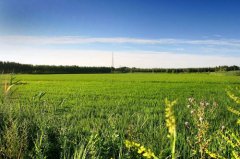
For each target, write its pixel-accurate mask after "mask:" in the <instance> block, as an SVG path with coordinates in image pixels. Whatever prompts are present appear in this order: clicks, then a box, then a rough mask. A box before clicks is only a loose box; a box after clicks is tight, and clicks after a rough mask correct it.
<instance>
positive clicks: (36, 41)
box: [0, 36, 240, 48]
mask: <svg viewBox="0 0 240 159" xmlns="http://www.w3.org/2000/svg"><path fill="white" fill-rule="evenodd" d="M0 43H4V44H19V45H53V44H54V45H67V44H91V43H106V44H107V43H111V44H124V43H128V44H145V45H215V46H230V47H239V48H240V40H238V39H218V40H214V39H206V40H189V39H141V38H127V37H114V38H105V37H80V36H56V37H53V36H51V37H50V36H0Z"/></svg>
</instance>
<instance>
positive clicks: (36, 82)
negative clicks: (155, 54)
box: [0, 73, 240, 159]
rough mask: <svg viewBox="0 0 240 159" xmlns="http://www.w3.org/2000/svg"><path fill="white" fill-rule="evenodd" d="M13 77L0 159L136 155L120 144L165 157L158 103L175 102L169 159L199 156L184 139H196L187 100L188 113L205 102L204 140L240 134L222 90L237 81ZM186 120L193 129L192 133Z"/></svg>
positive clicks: (214, 144)
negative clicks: (226, 132)
mask: <svg viewBox="0 0 240 159" xmlns="http://www.w3.org/2000/svg"><path fill="white" fill-rule="evenodd" d="M1 78H2V79H3V80H4V79H6V78H7V76H2V77H1ZM16 79H17V80H20V81H21V83H22V84H21V85H17V86H14V91H13V94H12V95H11V97H9V99H3V100H2V103H1V109H0V111H1V112H0V113H1V118H0V122H1V125H2V126H1V127H0V132H1V140H0V146H1V147H0V158H4V157H6V158H7V157H10V158H17V157H18V156H20V158H44V157H46V158H74V157H75V158H84V157H83V156H84V154H83V153H82V151H83V152H85V157H86V158H104V159H105V158H137V157H143V156H141V155H139V154H137V152H136V154H135V152H134V150H129V149H127V148H126V146H125V144H124V141H125V140H130V141H135V142H137V143H140V144H142V145H144V146H145V147H147V148H150V149H151V150H152V151H153V152H154V153H155V155H156V156H157V157H158V158H167V157H169V156H170V155H171V148H170V147H171V146H170V144H171V142H170V139H169V138H167V135H168V129H167V127H166V122H165V108H166V106H165V103H164V100H165V98H168V99H169V100H170V101H173V100H177V104H176V105H175V106H174V114H175V118H176V128H177V141H176V156H177V157H180V158H190V157H193V158H200V155H201V154H199V152H196V153H194V151H193V150H194V149H195V150H196V151H198V150H197V148H198V146H197V144H195V145H194V144H193V147H191V146H190V144H189V142H188V137H189V140H190V139H191V140H192V142H193V141H194V134H197V130H196V129H197V126H196V125H195V123H194V119H193V118H194V115H192V114H191V110H193V108H188V107H187V106H188V105H189V101H188V99H189V98H190V97H193V98H194V99H195V101H196V103H195V105H194V106H195V108H196V105H197V104H198V103H200V102H201V101H203V102H205V103H209V105H208V104H207V106H206V112H205V116H204V117H205V118H204V120H206V121H207V122H208V123H209V126H208V128H207V131H206V133H205V137H206V138H210V137H211V136H213V135H214V134H215V133H216V132H217V131H218V130H221V128H222V126H224V127H227V128H231V129H232V130H233V131H239V130H240V129H239V126H237V125H236V121H237V119H238V118H237V116H236V115H234V114H233V113H231V112H229V111H228V110H227V107H228V106H232V107H234V108H237V104H236V103H235V102H234V101H233V100H231V99H230V98H229V97H228V95H227V92H226V90H227V89H230V88H236V87H239V85H240V76H234V75H225V74H217V73H212V74H209V73H205V74H204V73H202V74H151V73H149V74H81V75H16ZM238 95H239V94H238ZM196 109H197V108H196ZM186 122H187V123H188V124H189V126H190V127H191V128H195V129H193V132H192V131H190V130H189V129H188V128H186ZM4 124H5V125H4ZM202 142H205V141H202ZM218 144H219V142H218V141H216V140H214V139H213V140H211V143H210V144H208V147H209V149H210V150H213V151H214V150H215V149H217V148H218V146H219V145H218ZM6 145H7V146H6ZM222 153H223V155H225V156H228V155H230V154H229V153H228V151H226V152H222ZM74 155H75V156H74ZM16 156H17V157H16Z"/></svg>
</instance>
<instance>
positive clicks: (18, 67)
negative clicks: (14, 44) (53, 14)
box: [0, 62, 112, 74]
mask: <svg viewBox="0 0 240 159" xmlns="http://www.w3.org/2000/svg"><path fill="white" fill-rule="evenodd" d="M0 71H1V72H2V73H22V74H78V73H111V72H112V68H111V67H79V66H52V65H30V64H20V63H15V62H0Z"/></svg>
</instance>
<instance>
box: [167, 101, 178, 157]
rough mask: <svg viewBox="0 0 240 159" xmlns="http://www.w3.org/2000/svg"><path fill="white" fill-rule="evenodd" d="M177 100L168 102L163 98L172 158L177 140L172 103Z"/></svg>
mask: <svg viewBox="0 0 240 159" xmlns="http://www.w3.org/2000/svg"><path fill="white" fill-rule="evenodd" d="M176 103H177V101H176V100H175V101H173V102H170V101H169V100H168V99H165V105H166V108H165V119H166V125H167V128H168V138H169V139H170V142H171V155H172V159H175V147H176V140H177V130H176V119H175V116H174V109H173V108H174V105H175V104H176Z"/></svg>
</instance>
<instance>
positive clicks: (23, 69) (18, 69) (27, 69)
mask: <svg viewBox="0 0 240 159" xmlns="http://www.w3.org/2000/svg"><path fill="white" fill-rule="evenodd" d="M0 71H1V72H3V73H13V72H14V73H21V74H83V73H85V74H86V73H130V72H131V73H134V72H135V73H137V72H141V73H196V72H198V73H200V72H222V73H226V72H230V71H231V73H230V74H237V75H239V74H240V72H239V71H240V67H239V66H217V67H205V68H135V67H133V68H129V67H120V68H113V67H79V66H51V65H30V64H20V63H15V62H2V61H0Z"/></svg>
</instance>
